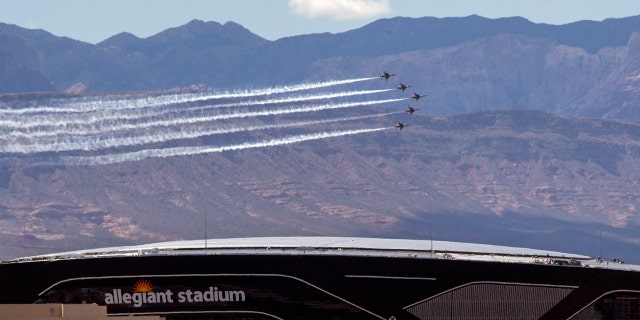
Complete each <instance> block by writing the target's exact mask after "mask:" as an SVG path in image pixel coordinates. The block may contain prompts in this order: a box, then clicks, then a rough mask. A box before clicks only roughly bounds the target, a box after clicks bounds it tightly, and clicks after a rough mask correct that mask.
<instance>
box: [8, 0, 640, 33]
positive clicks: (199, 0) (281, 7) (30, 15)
mask: <svg viewBox="0 0 640 320" xmlns="http://www.w3.org/2000/svg"><path fill="white" fill-rule="evenodd" d="M472 14H477V15H480V16H483V17H486V18H501V17H513V16H520V17H524V18H526V19H528V20H530V21H532V22H536V23H548V24H555V25H560V24H566V23H571V22H575V21H580V20H594V21H601V20H604V19H606V18H621V17H628V16H635V15H640V0H225V1H223V0H55V1H54V0H0V22H2V23H8V24H15V25H18V26H20V27H24V28H31V29H43V30H46V31H48V32H50V33H52V34H54V35H56V36H64V37H69V38H72V39H76V40H80V41H84V42H89V43H94V44H95V43H98V42H100V41H103V40H105V39H107V38H109V37H111V36H113V35H116V34H118V33H121V32H129V33H132V34H134V35H136V36H138V37H140V38H146V37H149V36H152V35H154V34H156V33H159V32H161V31H163V30H165V29H168V28H172V27H178V26H181V25H184V24H186V23H187V22H189V21H191V20H193V19H199V20H203V21H216V22H219V23H225V22H227V21H233V22H236V23H239V24H241V25H242V26H244V27H245V28H247V29H249V30H250V31H251V32H253V33H255V34H257V35H258V36H260V37H263V38H265V39H268V40H277V39H279V38H283V37H287V36H293V35H301V34H309V33H321V32H331V33H339V32H344V31H348V30H352V29H356V28H360V27H362V26H364V25H366V24H368V23H371V22H373V21H375V20H378V19H381V18H391V17H397V16H402V17H426V16H428V17H437V18H442V17H464V16H468V15H472Z"/></svg>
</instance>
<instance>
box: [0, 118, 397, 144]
mask: <svg viewBox="0 0 640 320" xmlns="http://www.w3.org/2000/svg"><path fill="white" fill-rule="evenodd" d="M396 113H398V112H389V113H382V114H374V115H366V116H356V117H343V118H334V119H321V120H309V121H298V122H292V123H284V124H267V125H260V126H247V127H231V128H217V129H212V128H201V127H202V126H201V127H200V128H196V129H193V130H181V131H177V132H176V131H175V130H170V129H167V130H164V132H154V133H153V134H147V135H141V136H134V135H132V134H130V135H128V136H124V137H118V136H108V137H101V136H95V135H92V136H65V137H53V138H52V139H42V140H39V141H37V142H35V143H33V144H24V143H16V144H11V145H5V146H0V153H21V154H31V153H39V152H62V151H98V150H102V149H107V148H117V147H130V146H139V145H144V144H150V143H160V142H167V141H172V140H184V139H193V138H198V137H203V136H210V135H217V134H229V133H236V132H249V131H257V130H270V129H283V128H289V127H302V126H310V125H317V124H328V123H334V122H345V121H355V120H362V119H368V118H374V117H382V116H387V115H391V114H396ZM203 127H210V125H205V126H203Z"/></svg>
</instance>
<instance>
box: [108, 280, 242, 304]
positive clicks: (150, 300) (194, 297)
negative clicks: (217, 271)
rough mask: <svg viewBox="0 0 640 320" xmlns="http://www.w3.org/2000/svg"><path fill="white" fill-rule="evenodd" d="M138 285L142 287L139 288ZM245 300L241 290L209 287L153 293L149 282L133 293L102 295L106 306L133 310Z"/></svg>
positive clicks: (113, 291) (115, 290) (114, 290)
mask: <svg viewBox="0 0 640 320" xmlns="http://www.w3.org/2000/svg"><path fill="white" fill-rule="evenodd" d="M140 283H143V284H144V286H140V285H139V284H140ZM245 299H246V295H245V293H244V291H242V290H219V289H218V287H215V286H211V287H209V288H208V289H207V290H204V291H199V290H192V289H187V290H183V291H177V292H173V291H172V290H165V291H154V290H153V287H152V286H151V285H150V283H149V282H140V281H139V282H138V283H136V286H134V289H133V292H123V290H122V289H113V290H112V291H111V292H106V293H105V294H104V303H105V304H106V305H133V306H134V307H135V308H139V307H142V306H143V305H145V304H172V303H187V304H192V303H207V302H208V303H212V302H244V301H245Z"/></svg>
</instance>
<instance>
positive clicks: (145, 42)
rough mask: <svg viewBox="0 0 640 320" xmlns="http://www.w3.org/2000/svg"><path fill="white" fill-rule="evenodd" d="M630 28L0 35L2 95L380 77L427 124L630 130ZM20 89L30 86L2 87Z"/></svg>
mask: <svg viewBox="0 0 640 320" xmlns="http://www.w3.org/2000/svg"><path fill="white" fill-rule="evenodd" d="M638 25H640V16H635V17H628V18H621V19H607V20H604V21H601V22H596V21H579V22H575V23H570V24H566V25H559V26H556V25H546V24H536V23H532V22H530V21H527V20H526V19H523V18H517V17H514V18H500V19H486V18H483V17H479V16H468V17H464V18H442V19H437V18H430V17H424V18H402V17H397V18H393V19H381V20H378V21H375V22H373V23H371V24H369V25H366V26H364V27H362V28H359V29H355V30H351V31H348V32H344V33H338V34H329V33H325V34H310V35H300V36H294V37H287V38H282V39H278V40H276V41H268V40H264V39H262V38H260V37H258V36H256V35H255V34H253V33H251V32H250V31H249V30H246V29H245V28H243V27H242V26H240V25H238V24H235V23H233V22H228V23H226V24H224V25H221V24H219V23H217V22H203V21H198V20H193V21H191V22H189V23H187V24H185V25H183V26H180V27H175V28H170V29H167V30H164V31H162V32H159V33H158V34H156V35H153V36H151V37H148V38H145V39H141V38H137V37H135V36H133V35H131V34H126V33H124V34H119V35H115V36H113V37H111V38H109V39H106V40H105V41H103V42H101V43H98V44H97V45H91V44H87V43H82V42H80V41H75V40H72V39H68V38H63V37H56V36H53V35H51V34H49V33H47V32H45V31H42V30H27V29H22V28H19V27H16V26H12V25H6V24H0V39H5V40H4V41H9V40H8V39H18V38H19V39H22V40H20V43H22V45H19V44H18V42H16V41H17V40H13V41H12V42H11V43H16V44H15V45H11V46H6V47H4V46H3V47H2V49H1V50H0V54H3V55H5V56H12V57H14V58H13V59H6V60H0V64H1V66H0V68H1V69H2V70H5V71H4V73H3V74H4V77H5V78H6V79H7V80H8V81H6V82H5V81H3V82H0V86H1V87H0V92H19V91H21V92H24V91H50V90H56V91H64V90H67V89H69V88H74V90H76V91H77V89H78V88H86V91H87V92H106V91H131V90H167V89H171V88H185V87H194V86H195V87H207V88H214V89H216V90H227V89H232V90H234V89H243V88H255V87H267V86H273V85H282V84H293V83H300V82H308V81H319V80H327V79H343V78H350V77H353V76H372V75H375V74H377V72H379V71H380V69H389V70H393V71H394V72H396V73H398V74H401V75H402V78H401V79H398V80H400V81H404V82H407V83H414V84H421V86H422V87H425V88H427V90H429V91H431V92H433V93H435V92H437V95H433V101H434V104H436V105H442V106H444V105H446V106H447V108H446V109H440V110H437V111H435V112H434V114H459V113H466V112H473V111H480V110H492V109H504V108H506V109H511V108H517V109H535V110H542V111H547V112H556V113H561V114H567V115H572V116H580V117H596V118H601V117H610V118H611V117H613V118H623V119H636V120H637V119H638V115H637V113H635V112H633V111H632V110H634V109H635V107H636V104H637V99H635V98H637V87H638V85H637V79H638V71H639V70H640V65H639V63H638V57H639V56H640V52H639V51H638V50H639V49H638V48H639V47H638V46H639V45H638V43H637V42H638V35H634V33H636V32H640V28H639V27H637V26H638ZM25 50H27V51H28V52H30V53H29V54H26V55H25V54H22V53H20V52H24V51H25ZM28 57H38V59H36V60H34V59H29V58H28ZM16 59H19V60H21V61H17V60H16ZM25 59H26V60H25ZM15 65H24V66H25V68H26V70H31V71H29V72H24V71H21V70H23V69H15V68H13V67H12V66H15ZM25 77H28V78H29V79H33V81H18V82H17V83H16V81H13V82H12V81H10V79H22V78H25ZM45 79H46V81H44V80H45ZM79 83H80V84H82V86H78V84H79ZM27 84H28V85H27ZM381 86H382V84H381Z"/></svg>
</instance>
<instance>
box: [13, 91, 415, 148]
mask: <svg viewBox="0 0 640 320" xmlns="http://www.w3.org/2000/svg"><path fill="white" fill-rule="evenodd" d="M402 100H406V98H399V99H386V100H373V101H360V102H344V103H337V104H323V105H307V106H302V107H290V108H277V109H267V110H260V111H249V112H232V113H225V114H215V115H210V116H205V115H200V116H194V117H189V118H173V119H160V120H151V121H148V122H142V123H122V122H115V123H109V122H106V121H105V122H100V123H97V124H93V125H91V124H89V125H88V126H84V125H83V124H78V125H76V126H67V125H66V124H61V125H59V126H43V127H42V128H41V129H40V130H38V131H31V130H24V131H11V132H5V133H4V135H3V137H0V141H2V140H5V141H9V142H13V141H15V140H20V139H25V138H26V139H34V138H39V137H47V136H57V135H69V134H71V135H93V134H99V133H106V132H116V131H124V130H141V129H148V128H151V127H166V126H179V125H184V124H193V123H199V122H210V121H216V120H226V119H235V118H249V117H259V116H274V115H283V114H291V113H302V112H314V111H323V110H331V109H341V108H352V107H358V106H369V105H376V104H386V103H391V102H398V101H402ZM10 139H11V140H10Z"/></svg>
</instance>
